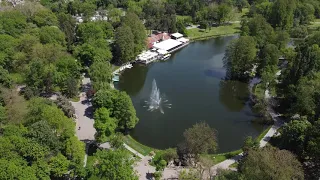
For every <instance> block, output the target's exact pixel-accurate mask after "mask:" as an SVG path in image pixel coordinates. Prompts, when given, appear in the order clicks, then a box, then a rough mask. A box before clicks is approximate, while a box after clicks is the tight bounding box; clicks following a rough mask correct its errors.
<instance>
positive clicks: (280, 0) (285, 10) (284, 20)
mask: <svg viewBox="0 0 320 180" xmlns="http://www.w3.org/2000/svg"><path fill="white" fill-rule="evenodd" d="M295 8H296V2H295V1H291V0H276V1H275V2H274V3H273V6H272V13H271V17H270V23H271V24H272V26H273V27H274V28H275V27H279V28H281V29H290V28H291V27H292V26H293V15H294V10H295Z"/></svg>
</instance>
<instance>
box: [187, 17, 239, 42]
mask: <svg viewBox="0 0 320 180" xmlns="http://www.w3.org/2000/svg"><path fill="white" fill-rule="evenodd" d="M240 27H241V25H240V22H234V23H231V24H230V25H224V26H218V27H211V28H210V29H206V30H205V29H199V28H193V29H187V33H188V38H189V39H190V40H191V41H197V40H205V39H210V38H216V37H221V36H231V35H235V34H238V33H240Z"/></svg>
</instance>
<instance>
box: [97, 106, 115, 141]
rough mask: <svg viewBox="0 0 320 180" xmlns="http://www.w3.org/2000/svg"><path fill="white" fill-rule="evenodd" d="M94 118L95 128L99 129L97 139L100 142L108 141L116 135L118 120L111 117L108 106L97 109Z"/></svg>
mask: <svg viewBox="0 0 320 180" xmlns="http://www.w3.org/2000/svg"><path fill="white" fill-rule="evenodd" d="M94 119H95V123H94V128H95V129H96V130H97V133H96V135H95V138H96V140H97V141H98V142H106V141H107V140H108V139H110V137H111V136H113V135H114V132H115V129H116V127H117V122H116V121H115V119H113V118H111V117H110V114H109V111H108V109H106V108H99V109H97V110H95V113H94Z"/></svg>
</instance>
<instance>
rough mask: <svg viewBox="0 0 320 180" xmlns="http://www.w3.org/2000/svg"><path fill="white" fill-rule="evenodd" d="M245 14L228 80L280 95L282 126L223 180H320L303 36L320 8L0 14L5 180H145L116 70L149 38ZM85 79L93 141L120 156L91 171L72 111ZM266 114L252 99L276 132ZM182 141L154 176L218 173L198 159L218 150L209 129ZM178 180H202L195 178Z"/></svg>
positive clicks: (300, 2)
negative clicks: (126, 141)
mask: <svg viewBox="0 0 320 180" xmlns="http://www.w3.org/2000/svg"><path fill="white" fill-rule="evenodd" d="M13 4H14V6H13ZM243 9H248V13H246V15H245V16H244V17H243V18H242V19H241V22H240V24H241V28H240V37H239V38H238V39H236V40H234V41H232V42H231V43H230V45H229V46H228V48H227V51H226V54H225V57H224V62H225V66H226V68H227V71H228V72H227V78H226V80H229V79H232V80H240V81H244V82H248V81H250V79H251V78H253V77H260V78H261V83H260V84H258V85H257V86H256V87H255V89H256V92H257V89H260V91H261V92H265V91H266V90H270V91H272V92H274V94H273V96H274V97H273V99H274V100H275V102H276V103H275V104H276V105H274V109H275V110H276V111H278V112H279V113H280V114H281V115H282V117H281V118H282V119H283V120H284V121H285V125H284V126H283V127H282V128H281V129H280V133H279V134H280V135H279V136H277V137H274V138H273V139H272V140H271V145H270V147H266V148H262V149H259V145H257V142H255V141H254V140H253V139H252V138H247V139H246V141H245V143H244V146H243V148H242V149H243V152H244V157H243V159H242V160H241V161H240V162H239V165H238V171H237V172H229V171H222V172H220V173H219V174H218V176H217V177H216V178H217V179H317V178H319V177H320V130H319V129H320V119H319V118H320V48H319V46H320V31H318V30H319V29H318V30H312V31H311V30H309V29H308V25H310V23H311V22H313V21H314V20H315V19H318V18H320V1H319V0H273V1H269V0H81V1H80V0H74V1H61V0H40V2H34V1H23V3H20V4H16V5H15V3H12V2H11V1H2V2H1V5H0V84H1V86H0V179H65V178H69V179H81V178H84V179H108V180H115V179H121V180H122V179H128V180H130V179H138V178H137V176H136V175H135V173H134V171H133V168H132V165H133V163H134V162H133V160H132V159H131V155H130V154H129V153H128V152H127V151H126V150H124V149H123V147H122V136H123V135H124V134H127V133H128V131H129V130H130V129H133V128H134V127H135V125H136V124H137V123H138V121H139V120H138V118H137V117H136V112H135V109H134V107H133V105H132V102H131V99H130V97H129V96H128V95H127V94H126V93H125V92H120V91H117V90H114V89H112V88H111V87H110V82H111V79H112V74H111V73H112V71H113V70H114V68H115V67H116V66H115V65H121V64H123V63H127V62H130V61H132V60H134V59H135V57H136V56H137V55H138V54H139V53H140V52H141V51H143V50H145V49H146V38H147V33H148V31H147V30H158V31H166V32H169V33H172V32H177V31H179V32H181V33H183V34H184V35H188V32H187V30H186V27H187V26H189V25H192V24H196V25H200V27H201V28H203V29H207V28H212V27H217V26H228V25H229V24H230V23H232V21H234V16H235V13H239V12H241V11H242V10H243ZM93 17H95V18H93ZM79 18H80V19H81V21H79ZM292 39H294V40H295V43H294V47H292V46H288V43H289V41H290V40H292ZM280 57H281V58H280ZM279 71H280V72H281V73H278V72H279ZM84 74H85V76H89V77H90V79H91V81H92V87H91V89H90V92H92V93H88V94H87V96H88V97H90V98H91V99H92V104H93V107H94V115H93V116H94V119H95V124H94V127H95V129H96V130H97V133H96V135H95V138H96V141H97V143H98V144H99V143H102V142H106V141H110V142H111V145H112V146H113V148H114V151H104V150H98V151H97V152H96V153H95V155H94V156H93V158H94V161H92V162H94V163H92V164H90V163H89V164H87V166H86V167H84V156H85V149H86V148H85V143H84V142H81V141H79V140H78V138H77V137H76V136H75V131H76V127H75V120H74V111H75V109H74V108H73V107H72V105H71V103H70V100H75V101H77V100H78V99H77V98H78V95H79V92H80V90H81V79H82V78H83V76H84ZM53 94H55V95H57V96H58V98H56V99H54V100H52V99H50V98H49V97H51V96H52V95H53ZM263 94H264V93H263ZM269 103H270V102H268V101H266V99H265V98H264V97H263V96H261V95H259V94H257V93H255V105H254V108H256V109H257V110H258V112H259V113H260V115H261V116H262V117H264V120H265V121H264V122H263V123H266V122H267V123H271V124H272V123H273V122H272V118H271V117H270V115H269V113H268V107H269ZM199 134H202V135H199ZM183 136H184V138H185V141H184V142H183V143H181V144H179V145H178V147H177V148H176V149H168V150H166V151H163V152H162V153H159V154H157V155H156V156H155V159H154V162H153V163H154V165H155V166H156V167H157V171H158V170H159V171H161V170H163V169H164V167H165V166H166V164H167V162H169V161H170V160H172V159H175V158H179V157H180V158H184V157H187V156H188V155H189V154H192V155H194V156H192V157H196V158H197V160H198V161H199V162H200V164H202V165H203V166H200V167H204V168H205V167H211V165H212V162H208V160H207V159H203V158H202V156H201V157H200V156H198V155H199V154H203V153H207V152H214V151H215V150H216V149H217V143H216V132H215V131H214V129H212V128H210V127H208V126H207V125H206V124H203V123H200V124H196V125H194V127H192V128H190V129H187V130H186V132H185V133H184V134H183ZM210 137H212V138H211V139H210V140H207V139H208V138H210ZM271 146H273V147H271ZM187 154H188V155H187ZM205 165H206V166H205ZM203 170H204V169H201V170H200V171H201V172H203ZM180 179H202V176H201V177H200V176H199V173H198V172H193V171H190V172H188V173H185V172H183V173H181V177H180Z"/></svg>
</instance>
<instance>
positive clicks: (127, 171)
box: [88, 150, 138, 180]
mask: <svg viewBox="0 0 320 180" xmlns="http://www.w3.org/2000/svg"><path fill="white" fill-rule="evenodd" d="M94 160H95V161H94V162H95V164H92V166H93V168H92V169H89V177H88V178H89V179H90V178H92V179H93V178H98V179H101V180H109V179H126V180H138V177H137V176H136V175H135V172H134V171H133V168H132V166H133V160H132V159H131V158H130V157H129V156H128V153H127V152H126V151H123V150H114V151H106V150H98V151H97V152H96V153H95V155H94Z"/></svg>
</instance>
